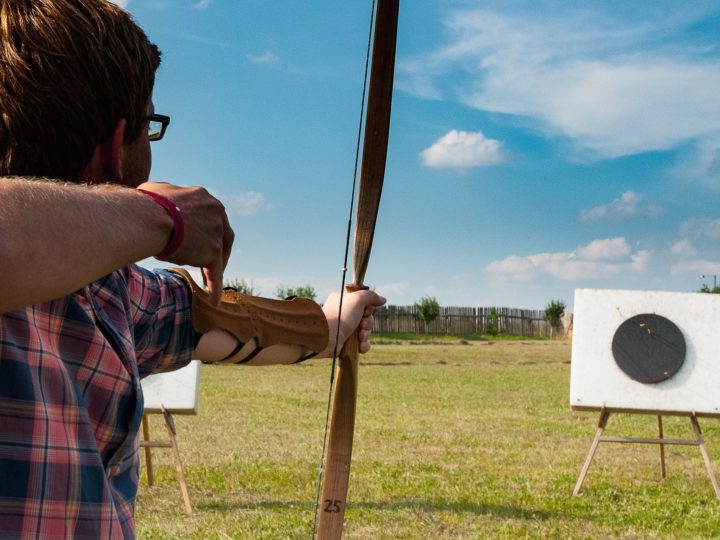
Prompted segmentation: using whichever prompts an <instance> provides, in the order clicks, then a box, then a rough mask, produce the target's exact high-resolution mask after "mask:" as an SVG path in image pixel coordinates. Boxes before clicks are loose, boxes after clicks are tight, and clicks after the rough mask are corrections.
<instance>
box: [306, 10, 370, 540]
mask: <svg viewBox="0 0 720 540" xmlns="http://www.w3.org/2000/svg"><path fill="white" fill-rule="evenodd" d="M374 22H375V0H372V7H371V9H370V30H369V31H368V41H367V50H366V52H365V75H364V77H363V86H362V99H361V100H360V120H359V122H358V132H357V143H356V145H355V165H354V167H353V181H352V190H351V192H350V212H349V213H348V223H347V233H346V235H345V255H344V258H343V266H342V278H341V283H340V304H339V306H338V319H337V320H338V325H337V330H336V333H335V347H334V348H333V357H332V368H331V370H330V390H329V391H328V401H327V408H326V410H325V430H324V434H323V445H322V454H321V456H320V467H319V469H318V478H317V489H316V493H315V512H314V514H315V515H314V517H313V533H312V538H315V537H316V534H317V525H318V512H319V509H320V498H321V497H322V479H323V476H324V472H325V459H326V458H327V456H326V452H327V443H328V433H329V429H330V411H331V408H332V399H333V389H334V387H335V371H336V368H337V360H338V353H339V350H338V349H339V346H340V343H339V342H340V321H341V320H342V319H341V316H342V310H343V300H344V299H345V283H346V280H347V271H348V258H349V256H350V237H351V235H352V220H353V214H354V212H355V194H356V192H357V181H358V165H359V163H360V144H361V140H362V132H363V127H364V125H365V123H364V119H365V96H366V94H367V84H368V72H369V67H370V50H371V47H372V35H373V24H374Z"/></svg>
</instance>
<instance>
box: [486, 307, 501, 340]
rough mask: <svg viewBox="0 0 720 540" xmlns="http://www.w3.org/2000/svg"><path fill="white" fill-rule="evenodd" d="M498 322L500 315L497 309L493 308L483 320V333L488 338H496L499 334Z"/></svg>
mask: <svg viewBox="0 0 720 540" xmlns="http://www.w3.org/2000/svg"><path fill="white" fill-rule="evenodd" d="M499 320H500V314H499V313H498V311H497V309H495V308H493V309H492V311H491V312H490V313H488V316H487V318H486V319H485V333H486V334H487V335H488V336H497V335H498V334H499V333H500V327H499V325H498V321H499Z"/></svg>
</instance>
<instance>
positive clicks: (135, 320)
mask: <svg viewBox="0 0 720 540" xmlns="http://www.w3.org/2000/svg"><path fill="white" fill-rule="evenodd" d="M125 272H126V279H127V284H128V295H129V302H130V306H131V309H130V315H131V317H132V328H133V338H134V349H135V355H136V358H137V364H138V370H139V372H140V376H141V377H145V376H147V375H150V374H152V373H159V372H163V371H173V370H175V369H179V368H181V367H183V366H185V365H187V364H188V363H189V362H190V360H191V355H192V351H193V349H194V345H195V343H194V333H193V329H192V321H191V316H190V307H191V296H190V290H189V288H188V287H187V285H186V284H185V281H184V280H183V279H182V278H181V277H179V276H178V275H177V274H173V273H172V272H168V271H166V270H156V271H154V272H150V271H149V270H145V269H143V268H140V267H139V266H131V267H128V268H127V269H126V270H125Z"/></svg>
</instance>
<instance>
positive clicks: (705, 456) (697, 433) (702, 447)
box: [690, 414, 720, 499]
mask: <svg viewBox="0 0 720 540" xmlns="http://www.w3.org/2000/svg"><path fill="white" fill-rule="evenodd" d="M690 423H692V427H693V431H694V432H695V437H696V438H697V441H698V446H699V447H700V453H701V454H702V457H703V460H704V461H705V468H706V469H707V472H708V476H709V477H710V482H711V483H712V486H713V489H714V490H715V497H716V498H718V499H720V486H718V481H717V478H716V477H715V471H714V470H713V466H712V463H711V461H710V456H709V455H708V453H707V450H706V449H705V441H703V438H702V431H701V430H700V424H699V423H698V421H697V417H696V416H695V415H694V414H693V415H691V416H690Z"/></svg>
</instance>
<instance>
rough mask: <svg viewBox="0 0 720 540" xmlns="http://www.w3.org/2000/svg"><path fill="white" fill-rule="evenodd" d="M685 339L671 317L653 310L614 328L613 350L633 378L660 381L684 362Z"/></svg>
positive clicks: (616, 359) (623, 368) (618, 363)
mask: <svg viewBox="0 0 720 540" xmlns="http://www.w3.org/2000/svg"><path fill="white" fill-rule="evenodd" d="M685 352H686V346H685V338H684V337H683V334H682V332H681V331H680V329H679V328H678V327H677V326H676V325H675V323H673V322H672V321H671V320H670V319H667V318H665V317H663V316H662V315H656V314H654V313H644V314H641V315H635V316H634V317H631V318H629V319H628V320H626V321H625V322H624V323H622V324H621V325H620V326H619V327H618V329H617V330H616V331H615V335H614V336H613V341H612V353H613V357H614V358H615V362H616V363H617V365H618V367H619V368H620V369H622V370H623V372H625V374H626V375H627V376H628V377H630V378H631V379H633V380H636V381H638V382H641V383H659V382H662V381H666V380H668V379H669V378H670V377H672V376H673V375H675V374H676V373H677V372H678V370H679V369H680V368H681V367H682V365H683V362H684V361H685Z"/></svg>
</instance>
